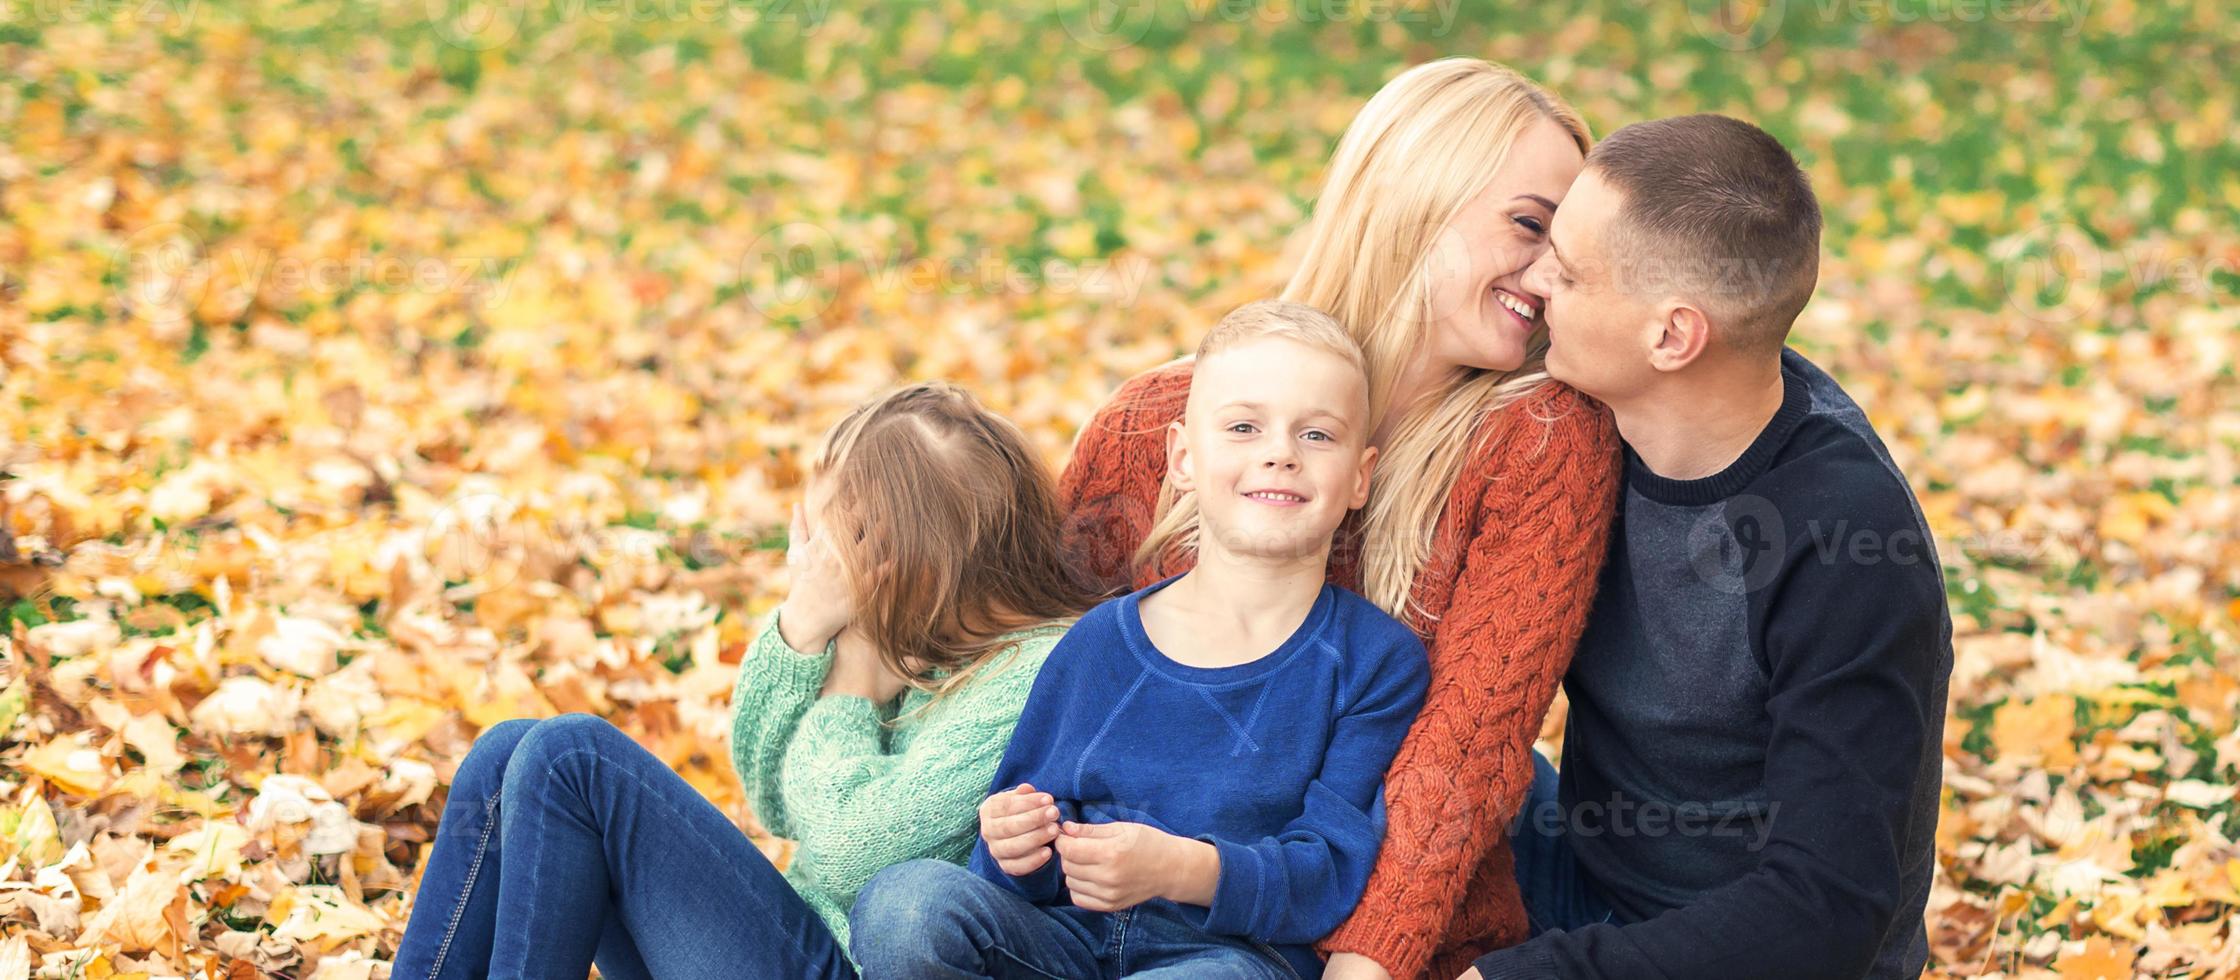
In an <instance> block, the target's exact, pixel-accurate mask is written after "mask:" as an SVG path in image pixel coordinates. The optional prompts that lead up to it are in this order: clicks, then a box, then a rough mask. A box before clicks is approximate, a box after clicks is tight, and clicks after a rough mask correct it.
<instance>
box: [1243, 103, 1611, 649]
mask: <svg viewBox="0 0 2240 980" xmlns="http://www.w3.org/2000/svg"><path fill="white" fill-rule="evenodd" d="M1543 119H1545V120H1550V121H1553V122H1555V123H1556V124H1558V125H1560V126H1562V127H1563V128H1564V130H1565V131H1566V132H1568V133H1569V134H1570V135H1571V138H1572V139H1573V140H1574V141H1576V142H1577V143H1578V145H1579V151H1580V152H1581V153H1582V154H1583V153H1585V152H1586V151H1587V149H1588V148H1589V145H1590V143H1591V141H1592V137H1591V136H1590V135H1589V134H1588V132H1587V126H1586V123H1585V122H1584V121H1582V120H1581V119H1580V118H1579V114H1578V113H1577V112H1575V111H1573V110H1572V109H1571V107H1570V106H1567V105H1565V104H1564V103H1563V102H1562V101H1561V100H1559V99H1557V98H1556V97H1555V96H1553V95H1551V94H1549V93H1548V92H1547V91H1546V90H1545V89H1542V88H1541V87H1540V86H1539V85H1537V84H1534V83H1533V82H1532V81H1531V80H1530V79H1527V78H1525V77H1524V76H1522V75H1520V74H1517V73H1516V72H1514V71H1511V70H1510V69H1508V68H1505V67H1503V66H1501V65H1497V64H1493V63H1492V62H1487V61H1480V60H1477V59H1474V58H1448V59H1444V60H1441V61H1433V62H1429V63H1427V64H1422V65H1418V66H1416V67H1414V68H1411V69H1409V70H1408V71H1406V72H1403V73H1402V74H1401V75H1400V76H1399V77H1397V78H1394V79H1393V80H1392V81H1391V82H1389V83H1387V84H1386V85H1385V86H1384V88H1383V89H1381V90H1379V91H1378V92H1377V94H1376V96H1375V97H1374V98H1371V99H1370V100H1369V104H1368V105H1366V106H1364V107H1362V109H1361V113H1360V114H1359V115H1357V116H1355V117H1354V119H1353V123H1352V124H1351V125H1349V126H1347V127H1346V132H1345V136H1344V137H1343V138H1342V139H1340V140H1339V142H1338V149H1337V152H1336V154H1334V155H1333V156H1332V158H1331V161H1330V172H1329V174H1328V175H1327V176H1326V177H1325V178H1324V179H1323V185H1322V193H1321V195H1320V196H1319V197H1318V198H1317V199H1316V201H1315V205H1314V215H1313V217H1312V218H1311V219H1310V220H1309V223H1308V225H1307V231H1306V249H1305V253H1304V254H1303V256H1302V257H1301V259H1300V264H1299V269H1298V271H1297V272H1296V273H1295V274H1294V275H1293V276H1292V279H1291V283H1290V285H1289V286H1288V287H1286V288H1285V289H1284V291H1283V298H1284V299H1286V300H1291V301H1294V302H1299V303H1304V304H1307V305H1309V306H1313V307H1317V308H1319V309H1322V310H1326V311H1328V312H1329V313H1330V314H1331V315H1332V316H1335V317H1337V319H1338V322H1340V323H1342V324H1344V325H1345V327H1346V329H1347V330H1348V331H1349V332H1350V333H1351V334H1352V335H1353V338H1354V340H1355V341H1356V342H1357V343H1358V344H1359V345H1360V347H1361V351H1362V353H1363V355H1364V356H1365V357H1366V358H1367V361H1368V366H1369V405H1370V415H1371V416H1372V417H1373V418H1377V419H1382V418H1384V417H1385V413H1386V412H1387V411H1389V410H1390V409H1391V407H1392V402H1393V399H1394V396H1395V394H1396V393H1395V392H1394V391H1393V385H1394V383H1395V382H1396V381H1397V378H1398V375H1399V373H1400V371H1401V369H1402V367H1403V366H1404V365H1406V364H1407V362H1408V358H1409V356H1410V354H1411V351H1412V350H1413V349H1415V348H1417V347H1420V346H1422V345H1423V344H1424V342H1425V339H1426V338H1425V334H1426V333H1427V332H1428V331H1429V329H1430V328H1431V326H1432V324H1433V323H1434V321H1435V319H1436V318H1435V317H1434V315H1433V313H1434V311H1433V310H1432V308H1431V307H1432V296H1431V290H1432V287H1433V285H1434V283H1433V282H1432V281H1431V277H1430V276H1429V275H1427V274H1426V266H1427V265H1428V264H1429V262H1428V259H1429V257H1430V256H1431V255H1432V249H1433V246H1434V245H1435V244H1436V243H1437V241H1438V238H1439V234H1440V233H1441V232H1442V231H1443V230H1444V229H1445V228H1446V227H1447V224H1448V223H1449V222H1450V221H1452V220H1453V218H1454V216H1455V214H1456V213H1457V212H1458V211H1459V210H1460V209H1461V208H1462V207H1463V205H1464V204H1466V203H1468V202H1469V201H1470V200H1471V199H1472V198H1474V197H1476V196H1477V195H1478V193H1479V192H1480V191H1481V190H1483V189H1484V187H1485V185H1486V181H1487V179H1488V178H1489V177H1490V176H1491V175H1492V174H1493V173H1494V172H1495V171H1497V170H1499V169H1500V168H1501V165H1502V164H1503V162H1505V161H1506V160H1507V159H1508V157H1509V154H1510V152H1511V151H1512V150H1513V149H1515V147H1516V145H1517V142H1518V140H1519V139H1520V138H1521V137H1522V136H1523V135H1524V133H1525V132H1526V131H1527V130H1528V129H1529V128H1530V127H1531V126H1532V125H1533V124H1534V123H1536V122H1539V121H1540V120H1543ZM1546 353H1547V340H1546V337H1545V335H1544V334H1542V335H1539V336H1536V337H1535V338H1534V340H1533V342H1532V343H1531V344H1530V345H1529V347H1528V349H1527V351H1526V354H1525V361H1524V364H1523V365H1522V366H1520V367H1518V368H1517V369H1516V370H1514V371H1508V372H1494V371H1482V370H1471V371H1468V372H1466V373H1464V374H1462V375H1458V376H1455V377H1452V378H1442V379H1437V380H1436V381H1435V382H1434V383H1435V384H1438V385H1440V388H1439V389H1437V390H1434V391H1432V392H1430V393H1429V394H1427V395H1425V396H1424V397H1423V398H1421V399H1420V400H1417V401H1415V402H1413V407H1412V408H1410V409H1408V411H1407V414H1406V415H1405V416H1404V417H1402V418H1401V419H1399V420H1397V422H1396V423H1395V425H1394V427H1393V429H1392V430H1391V432H1392V434H1391V436H1390V438H1389V439H1387V441H1386V444H1385V446H1384V447H1383V449H1382V450H1381V452H1380V453H1379V454H1378V464H1377V472H1376V475H1375V477H1374V478H1373V480H1372V482H1371V485H1370V491H1369V503H1368V505H1367V506H1366V507H1365V508H1364V513H1363V515H1362V526H1361V534H1362V541H1361V550H1362V565H1361V592H1362V594H1363V595H1365V596H1367V597H1368V598H1369V600H1370V601H1372V602H1375V603H1376V604H1377V605H1378V606H1379V607H1380V608H1383V609H1384V610H1385V611H1387V612H1389V613H1391V614H1392V615H1394V616H1396V617H1398V618H1400V619H1402V620H1405V621H1407V622H1409V623H1411V624H1414V625H1415V626H1416V627H1417V628H1418V629H1419V630H1426V631H1427V630H1428V624H1427V623H1425V622H1423V616H1424V614H1425V612H1424V610H1421V609H1419V608H1416V606H1415V604H1414V602H1413V594H1414V587H1415V577H1416V573H1417V571H1418V570H1420V569H1421V568H1423V566H1424V564H1425V563H1426V562H1428V561H1429V560H1430V558H1431V557H1432V556H1431V549H1432V536H1433V534H1434V533H1435V531H1436V529H1437V526H1438V521H1439V515H1440V513H1441V512H1443V511H1444V510H1445V509H1446V503H1447V498H1448V496H1449V493H1450V491H1452V489H1453V487H1454V484H1455V480H1456V478H1457V476H1458V475H1459V474H1460V473H1461V472H1462V467H1463V463H1464V462H1465V461H1466V460H1468V459H1469V458H1470V457H1471V455H1472V454H1473V453H1475V452H1480V451H1483V448H1484V447H1482V446H1476V445H1473V444H1472V440H1471V438H1470V437H1471V434H1472V433H1473V432H1475V431H1477V427H1478V422H1479V421H1480V420H1481V419H1483V418H1484V417H1485V416H1486V415H1487V414H1488V413H1490V412H1493V411H1496V410H1498V409H1500V408H1501V407H1503V406H1505V405H1508V404H1509V403H1511V402H1513V401H1516V400H1517V399H1519V398H1522V397H1524V396H1525V395H1527V394H1530V393H1531V392H1532V391H1533V390H1534V389H1535V388H1537V387H1539V386H1540V385H1542V384H1544V383H1546V382H1547V380H1548V375H1547V371H1546V370H1545V369H1544V367H1543V366H1542V365H1543V359H1544V358H1545V356H1546Z"/></svg>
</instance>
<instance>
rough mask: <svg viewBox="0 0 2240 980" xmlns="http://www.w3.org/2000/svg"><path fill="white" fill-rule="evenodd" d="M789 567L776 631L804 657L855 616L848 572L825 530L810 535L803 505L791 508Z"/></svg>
mask: <svg viewBox="0 0 2240 980" xmlns="http://www.w3.org/2000/svg"><path fill="white" fill-rule="evenodd" d="M786 566H787V567H789V568H791V569H792V570H793V589H792V591H790V592H788V593H787V594H786V600H785V603H784V604H783V605H781V606H779V607H778V608H779V612H778V633H779V636H780V638H782V639H784V640H785V641H786V645H787V646H789V647H792V648H794V649H795V650H799V651H802V652H804V653H822V652H824V648H825V645H826V644H828V643H830V642H832V638H833V637H834V636H835V635H837V634H838V633H839V632H840V630H841V628H842V627H844V626H847V625H848V623H849V622H850V621H852V620H854V619H855V617H856V608H855V605H856V598H855V595H854V594H853V593H851V592H850V591H849V590H848V575H847V570H846V569H844V568H842V567H841V565H840V556H839V554H838V553H836V552H835V551H834V550H833V548H832V542H831V541H829V540H828V539H826V537H825V536H824V534H822V533H821V532H814V533H813V532H811V531H810V529H809V522H808V521H807V520H806V519H804V517H803V516H802V511H801V505H800V504H799V503H795V504H794V505H793V518H792V520H791V521H790V522H788V523H787V525H786Z"/></svg>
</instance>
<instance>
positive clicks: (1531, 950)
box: [1471, 943, 1556, 980]
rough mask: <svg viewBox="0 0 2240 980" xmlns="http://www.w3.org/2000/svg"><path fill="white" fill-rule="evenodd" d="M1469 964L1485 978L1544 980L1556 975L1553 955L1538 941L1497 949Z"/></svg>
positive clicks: (1498, 979)
mask: <svg viewBox="0 0 2240 980" xmlns="http://www.w3.org/2000/svg"><path fill="white" fill-rule="evenodd" d="M1471 965H1472V966H1475V967H1477V968H1478V975H1479V976H1481V977H1484V978H1485V980H1544V978H1547V977H1553V976H1555V975H1556V961H1555V957H1552V956H1549V955H1548V947H1546V946H1545V945H1542V944H1540V943H1525V944H1524V945H1522V946H1511V947H1509V948H1508V949H1497V950H1494V951H1493V952H1491V953H1487V954H1486V955H1484V956H1480V957H1478V961H1477V962H1476V963H1473V964H1471Z"/></svg>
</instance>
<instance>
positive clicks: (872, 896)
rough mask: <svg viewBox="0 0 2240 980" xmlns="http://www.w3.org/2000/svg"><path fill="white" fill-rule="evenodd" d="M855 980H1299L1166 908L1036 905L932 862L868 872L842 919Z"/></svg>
mask: <svg viewBox="0 0 2240 980" xmlns="http://www.w3.org/2000/svg"><path fill="white" fill-rule="evenodd" d="M848 931H849V933H850V934H851V939H850V941H849V949H850V950H851V951H852V952H854V953H855V956H856V962H857V963H859V964H861V965H862V967H863V975H864V978H865V980H949V978H966V977H986V978H993V980H1014V978H1018V980H1092V978H1101V977H1144V978H1169V980H1196V978H1201V977H1203V978H1210V980H1229V978H1239V980H1298V978H1297V975H1296V974H1294V973H1293V972H1292V970H1291V967H1290V966H1289V965H1288V964H1286V963H1285V962H1284V961H1283V960H1282V959H1281V958H1280V957H1279V956H1277V955H1276V952H1275V951H1274V950H1273V949H1269V948H1267V947H1265V946H1262V945H1260V944H1257V943H1254V942H1252V941H1251V940H1249V939H1242V938H1238V937H1235V936H1215V935H1211V934H1209V933H1207V932H1205V931H1204V930H1202V929H1199V928H1197V927H1195V926H1192V925H1191V924H1190V923H1189V922H1187V921H1185V920H1184V919H1183V918H1182V917H1181V916H1180V915H1179V914H1177V912H1176V910H1175V908H1174V906H1172V905H1171V904H1168V903H1164V902H1147V903H1145V904H1143V905H1138V906H1136V907H1134V908H1131V909H1126V910H1123V911H1119V912H1090V911H1087V910H1085V909H1079V908H1074V907H1071V906H1038V905H1035V904H1034V903H1032V902H1029V901H1027V900H1026V898H1025V897H1024V896H1022V895H1020V894H1019V893H1018V892H1015V891H1012V890H1010V889H1008V888H1005V887H1003V886H1002V885H998V884H996V883H995V882H992V881H989V880H987V879H985V878H982V877H980V876H979V875H976V874H974V873H972V872H971V871H969V870H967V869H965V868H961V867H958V866H957V865H954V864H948V863H946V862H942V861H926V860H920V861H906V862H904V863H902V864H897V865H895V866H893V867H890V868H888V869H886V870H884V871H881V872H879V873H878V874H877V875H874V876H872V878H871V883H870V884H869V885H866V886H865V887H864V889H863V891H862V892H861V893H860V894H858V895H857V896H856V905H855V911H854V913H853V914H851V915H850V916H849V917H848Z"/></svg>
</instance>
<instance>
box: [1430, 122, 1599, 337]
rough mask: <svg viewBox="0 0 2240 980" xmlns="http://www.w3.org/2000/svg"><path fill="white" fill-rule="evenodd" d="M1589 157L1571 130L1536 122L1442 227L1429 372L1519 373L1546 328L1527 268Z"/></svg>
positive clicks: (1434, 258)
mask: <svg viewBox="0 0 2240 980" xmlns="http://www.w3.org/2000/svg"><path fill="white" fill-rule="evenodd" d="M1584 162H1585V156H1584V155H1583V154H1581V153H1580V152H1579V144H1577V143H1575V142H1573V141H1572V139H1571V134H1570V133H1567V132H1565V131H1564V129H1563V127H1562V126H1559V125H1557V124H1556V123H1554V122H1552V121H1550V120H1547V119H1541V120H1538V121H1536V122H1534V123H1533V124H1532V126H1531V127H1530V128H1529V129H1527V130H1526V131H1525V133H1524V135H1523V136H1521V137H1519V138H1518V140H1517V144H1516V146H1515V147H1514V148H1513V149H1512V150H1511V151H1510V153H1509V158H1508V159H1507V160H1505V161H1503V162H1502V165H1501V169H1499V170H1497V171H1495V172H1494V173H1493V176H1492V177H1491V178H1490V179H1488V180H1487V181H1486V186H1485V189H1484V190H1481V191H1479V192H1478V195H1477V196H1476V197H1474V198H1472V199H1471V200H1470V201H1469V203H1467V204H1464V205H1463V207H1462V210H1461V211H1460V212H1458V213H1457V214H1456V215H1455V216H1454V219H1453V220H1452V221H1450V222H1449V223H1448V224H1447V226H1446V227H1445V228H1444V229H1442V230H1441V231H1440V233H1439V239H1438V241H1437V243H1436V244H1434V245H1433V246H1432V250H1431V254H1430V255H1428V256H1426V257H1425V260H1424V261H1425V263H1426V265H1425V269H1424V274H1425V278H1426V286H1427V288H1428V290H1429V296H1430V302H1429V310H1428V311H1427V315H1428V317H1429V319H1430V321H1431V322H1430V326H1429V328H1428V330H1427V331H1426V333H1425V335H1424V337H1425V344H1424V347H1423V352H1422V354H1421V355H1419V356H1421V357H1423V358H1425V359H1426V363H1425V364H1424V367H1426V368H1427V369H1429V370H1428V371H1427V373H1432V374H1436V373H1440V372H1443V371H1446V370H1448V369H1452V368H1457V367H1469V368H1479V369H1483V370H1489V371H1513V370H1515V369H1517V368H1518V367H1519V366H1521V365H1523V364H1524V360H1525V352H1526V349H1527V348H1528V346H1529V342H1530V340H1531V338H1532V335H1533V334H1534V333H1535V332H1537V331H1538V330H1540V329H1541V327H1542V326H1543V321H1542V318H1541V310H1542V309H1544V308H1545V306H1546V297H1544V296H1542V295H1540V294H1538V293H1535V292H1533V291H1532V290H1531V289H1530V288H1528V287H1526V286H1525V284H1524V278H1525V277H1524V272H1525V270H1526V269H1528V268H1531V267H1532V264H1533V262H1535V261H1537V260H1538V259H1539V258H1540V255H1541V253H1543V252H1545V251H1547V249H1548V226H1549V223H1550V222H1551V221H1552V220H1553V219H1554V218H1555V209H1556V206H1557V205H1558V204H1561V203H1562V202H1563V195H1564V193H1565V192H1566V191H1567V190H1569V189H1570V187H1571V181H1572V179H1573V178H1576V177H1578V176H1579V168H1580V167H1581V165H1582V164H1584Z"/></svg>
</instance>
